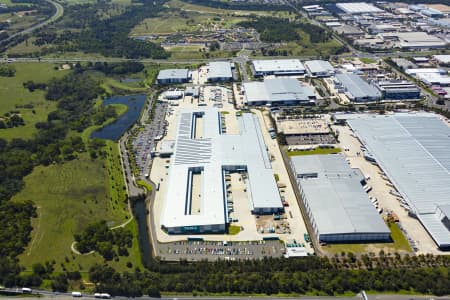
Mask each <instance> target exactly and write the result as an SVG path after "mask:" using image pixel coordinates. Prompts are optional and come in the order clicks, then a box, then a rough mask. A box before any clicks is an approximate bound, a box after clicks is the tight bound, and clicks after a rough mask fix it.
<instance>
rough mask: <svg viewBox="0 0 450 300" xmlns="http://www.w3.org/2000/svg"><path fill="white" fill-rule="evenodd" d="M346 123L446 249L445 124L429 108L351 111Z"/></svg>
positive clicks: (449, 202) (449, 136) (448, 141)
mask: <svg viewBox="0 0 450 300" xmlns="http://www.w3.org/2000/svg"><path fill="white" fill-rule="evenodd" d="M347 123H348V124H349V126H350V127H351V128H352V129H353V130H354V132H355V134H356V135H357V136H358V137H359V139H360V140H361V142H362V143H363V144H364V146H365V147H366V148H367V151H368V152H369V153H370V155H371V156H372V157H373V158H374V159H375V160H376V163H377V164H378V165H379V166H380V167H381V168H382V170H383V171H384V172H385V173H386V176H387V177H388V178H389V179H390V181H391V182H392V183H393V184H394V186H395V188H396V189H397V191H398V193H399V194H400V195H401V196H402V197H403V199H404V200H405V201H406V202H407V203H408V205H407V206H408V208H409V212H410V214H412V215H415V216H417V218H418V219H419V221H420V222H421V223H422V224H423V226H424V227H425V229H426V230H427V231H428V233H429V234H430V235H431V237H432V238H433V240H434V241H435V242H436V244H437V245H438V247H439V248H440V249H441V250H450V226H449V221H448V220H449V217H450V214H449V206H450V198H449V195H450V151H449V149H450V127H449V126H447V125H446V124H444V122H442V121H441V120H440V118H439V116H438V115H434V114H429V113H416V114H407V113H404V114H401V113H397V114H393V115H386V116H374V115H365V114H353V115H348V116H347Z"/></svg>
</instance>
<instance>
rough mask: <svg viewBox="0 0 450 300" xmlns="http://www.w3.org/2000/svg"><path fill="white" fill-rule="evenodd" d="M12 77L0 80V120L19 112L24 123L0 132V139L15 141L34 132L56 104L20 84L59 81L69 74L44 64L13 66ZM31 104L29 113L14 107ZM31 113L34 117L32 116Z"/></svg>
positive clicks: (28, 136) (27, 110)
mask: <svg viewBox="0 0 450 300" xmlns="http://www.w3.org/2000/svg"><path fill="white" fill-rule="evenodd" d="M13 65H14V67H15V68H16V75H15V76H14V77H0V116H1V115H4V114H5V113H7V112H9V111H11V110H19V111H20V113H21V115H22V118H23V119H24V120H25V126H20V127H16V128H10V129H0V137H1V138H5V139H8V140H9V139H12V138H15V137H21V138H30V137H32V135H33V134H34V133H35V132H36V128H35V127H34V125H35V124H36V123H37V122H43V121H46V120H47V115H48V114H49V113H50V112H52V111H54V110H55V109H56V103H55V102H52V101H47V100H45V97H44V95H45V92H44V91H40V90H36V91H34V92H32V93H31V92H29V91H28V90H27V89H25V88H24V87H23V85H22V83H23V82H25V81H28V80H33V81H35V82H47V81H48V80H50V79H51V78H53V77H58V78H59V77H62V76H64V75H65V74H67V73H68V72H70V71H57V70H54V66H55V65H54V64H46V63H26V64H25V63H23V64H22V63H16V64H13ZM25 104H32V105H33V106H34V107H33V108H32V109H26V108H18V109H16V105H25ZM33 110H34V113H33Z"/></svg>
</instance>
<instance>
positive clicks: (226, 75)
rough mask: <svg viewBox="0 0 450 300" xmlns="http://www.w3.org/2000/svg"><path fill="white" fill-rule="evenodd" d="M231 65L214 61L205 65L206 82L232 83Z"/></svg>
mask: <svg viewBox="0 0 450 300" xmlns="http://www.w3.org/2000/svg"><path fill="white" fill-rule="evenodd" d="M231 67H232V64H231V63H229V62H227V61H215V62H210V63H208V64H207V65H206V69H207V74H206V78H207V81H208V82H223V81H232V80H233V72H232V71H231Z"/></svg>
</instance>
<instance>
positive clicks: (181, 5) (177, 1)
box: [165, 0, 289, 17]
mask: <svg viewBox="0 0 450 300" xmlns="http://www.w3.org/2000/svg"><path fill="white" fill-rule="evenodd" d="M165 6H166V7H168V8H178V9H181V10H184V11H190V12H191V11H194V12H200V13H215V14H219V15H223V14H234V15H241V16H248V15H259V16H280V17H281V16H288V15H289V13H288V12H287V11H277V12H272V11H253V10H228V9H221V8H213V7H208V6H202V5H196V4H191V3H187V2H183V1H181V0H170V1H169V2H167V3H166V4H165Z"/></svg>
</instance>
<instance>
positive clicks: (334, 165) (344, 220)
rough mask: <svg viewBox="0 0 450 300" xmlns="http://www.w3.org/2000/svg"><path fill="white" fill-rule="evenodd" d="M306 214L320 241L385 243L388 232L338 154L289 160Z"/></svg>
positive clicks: (359, 178) (352, 171)
mask: <svg viewBox="0 0 450 300" xmlns="http://www.w3.org/2000/svg"><path fill="white" fill-rule="evenodd" d="M291 167H292V169H293V171H294V173H295V176H296V180H297V183H298V187H299V190H300V194H301V198H302V200H303V204H304V206H305V208H306V213H307V215H308V217H309V220H310V222H311V225H312V227H313V230H314V233H315V235H316V237H317V239H318V240H319V241H320V242H327V243H345V242H375V241H389V240H390V230H389V228H388V227H387V226H386V224H385V223H384V221H383V220H382V219H381V217H380V216H379V215H378V213H377V211H376V209H375V207H374V206H373V204H372V203H371V202H370V200H369V197H368V195H367V194H366V192H365V191H364V189H363V186H362V184H361V181H363V180H364V177H363V175H362V173H361V171H360V170H359V169H351V168H350V166H349V165H348V163H347V161H346V160H345V158H344V156H342V155H341V154H331V155H304V156H293V157H291Z"/></svg>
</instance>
